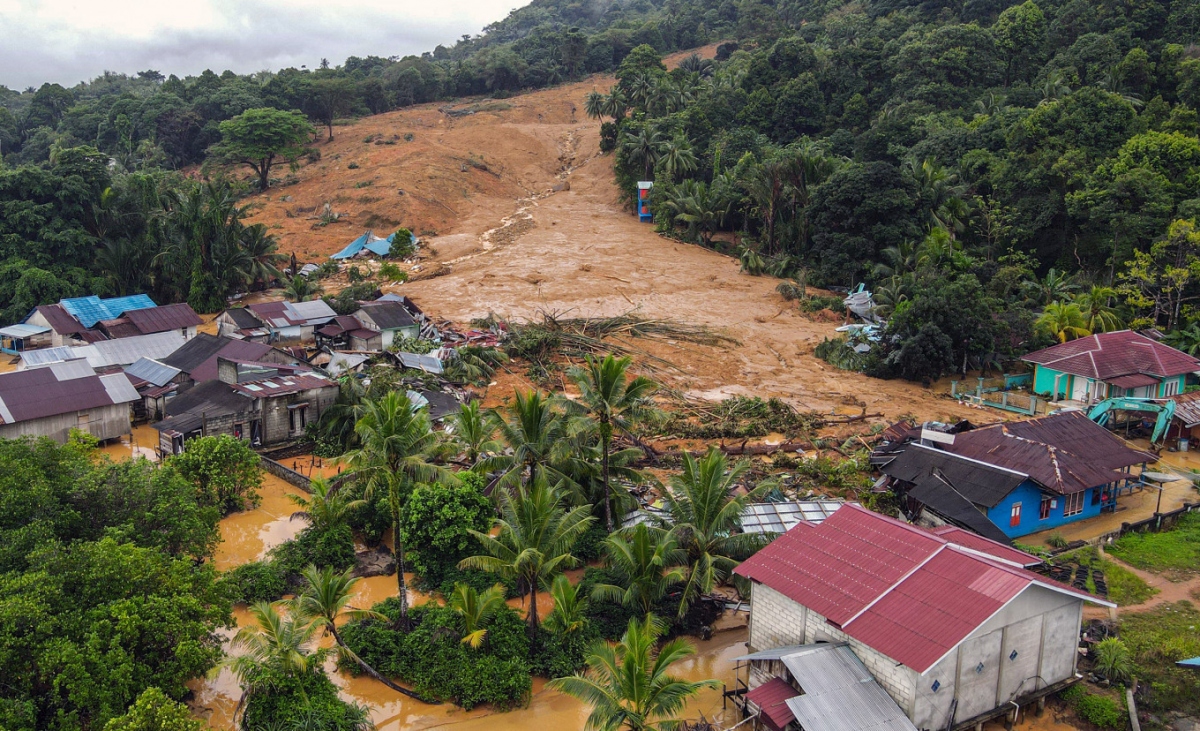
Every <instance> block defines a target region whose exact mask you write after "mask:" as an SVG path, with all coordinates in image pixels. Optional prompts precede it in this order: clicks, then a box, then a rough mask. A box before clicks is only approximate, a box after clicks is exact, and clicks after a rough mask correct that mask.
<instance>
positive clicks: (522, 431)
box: [479, 391, 566, 488]
mask: <svg viewBox="0 0 1200 731" xmlns="http://www.w3.org/2000/svg"><path fill="white" fill-rule="evenodd" d="M555 404H556V402H555V400H554V399H552V398H550V397H547V396H545V395H544V394H542V393H539V392H537V391H527V392H525V393H521V392H520V391H517V392H516V393H514V394H513V398H512V400H511V401H509V403H508V405H507V406H505V407H504V412H506V413H507V415H508V418H507V419H505V418H504V414H503V413H502V412H500V411H497V410H495V409H493V410H492V411H490V412H489V413H488V418H489V420H490V421H491V424H492V426H493V427H494V428H495V430H496V432H497V433H499V435H500V441H501V442H502V443H503V444H504V445H505V446H507V447H508V448H509V450H511V452H512V454H502V455H497V456H494V457H489V458H486V459H484V460H482V461H481V462H480V463H479V469H480V470H486V471H488V472H491V471H494V470H500V471H501V472H502V474H501V476H500V480H499V484H500V485H501V486H503V487H507V488H511V487H513V486H514V485H516V484H518V483H519V482H520V481H521V479H522V477H525V476H526V474H528V476H527V478H526V479H528V480H529V481H530V482H534V481H536V480H537V478H538V476H539V475H540V474H542V473H549V474H550V476H551V477H553V478H555V479H560V478H562V477H563V474H562V473H561V472H559V471H558V470H557V469H555V467H554V463H555V461H556V459H555V456H556V453H557V452H558V450H559V449H560V448H561V447H562V439H563V437H564V435H565V433H566V429H565V424H564V422H563V419H562V414H561V413H560V411H559V410H558V409H557V408H555Z"/></svg>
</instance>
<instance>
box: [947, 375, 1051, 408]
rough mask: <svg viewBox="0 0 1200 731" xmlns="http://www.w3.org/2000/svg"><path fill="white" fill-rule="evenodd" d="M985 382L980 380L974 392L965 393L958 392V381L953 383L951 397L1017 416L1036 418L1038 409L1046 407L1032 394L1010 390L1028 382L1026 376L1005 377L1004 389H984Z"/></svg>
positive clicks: (951, 383)
mask: <svg viewBox="0 0 1200 731" xmlns="http://www.w3.org/2000/svg"><path fill="white" fill-rule="evenodd" d="M983 381H984V379H982V378H980V379H979V383H978V384H977V385H976V386H975V389H974V390H973V391H963V392H959V390H958V381H951V382H950V395H951V396H952V397H954V398H959V399H962V400H964V401H968V402H970V403H974V404H979V405H980V406H988V407H990V408H993V409H1001V410H1003V411H1012V412H1014V413H1017V414H1025V415H1026V416H1036V415H1037V413H1038V407H1039V406H1042V405H1044V404H1043V402H1042V401H1040V400H1039V399H1038V397H1037V396H1035V395H1034V394H1032V393H1028V392H1025V391H1010V390H1009V389H1011V388H1013V387H1014V386H1017V385H1021V384H1022V383H1025V382H1027V381H1028V378H1027V377H1026V376H1025V375H1024V374H1022V375H1018V376H1009V375H1005V376H1004V386H1003V387H993V388H984V386H983Z"/></svg>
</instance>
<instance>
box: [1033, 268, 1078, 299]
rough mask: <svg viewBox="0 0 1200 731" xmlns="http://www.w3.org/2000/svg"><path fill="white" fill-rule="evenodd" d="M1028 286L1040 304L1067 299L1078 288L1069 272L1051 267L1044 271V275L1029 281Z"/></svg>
mask: <svg viewBox="0 0 1200 731" xmlns="http://www.w3.org/2000/svg"><path fill="white" fill-rule="evenodd" d="M1028 287H1029V289H1030V291H1031V292H1032V294H1033V296H1034V298H1035V299H1036V300H1037V303H1038V304H1041V305H1048V304H1050V303H1051V302H1058V301H1066V300H1069V299H1071V297H1072V296H1074V293H1075V292H1076V291H1077V290H1078V289H1079V285H1078V284H1076V283H1075V282H1074V281H1073V279H1072V277H1071V275H1070V274H1067V273H1066V272H1060V271H1059V270H1057V269H1055V268H1053V267H1051V268H1050V271H1048V272H1046V276H1044V277H1042V278H1041V279H1037V280H1034V281H1032V282H1030V283H1029V284H1028Z"/></svg>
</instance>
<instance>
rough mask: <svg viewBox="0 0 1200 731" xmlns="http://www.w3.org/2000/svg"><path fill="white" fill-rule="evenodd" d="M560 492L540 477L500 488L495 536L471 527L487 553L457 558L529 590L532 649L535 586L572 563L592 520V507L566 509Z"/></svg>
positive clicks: (467, 566)
mask: <svg viewBox="0 0 1200 731" xmlns="http://www.w3.org/2000/svg"><path fill="white" fill-rule="evenodd" d="M561 497H562V496H561V493H560V491H559V490H558V489H557V488H553V487H550V485H549V484H547V482H546V479H545V478H544V477H541V478H539V479H537V480H536V481H534V482H533V483H532V484H531V485H529V487H528V489H526V487H524V486H518V487H517V488H516V490H515V491H513V492H508V491H502V492H501V493H500V516H501V517H500V518H498V519H497V520H496V528H497V529H498V531H497V532H496V535H494V536H493V535H491V533H480V532H479V531H471V535H473V536H475V538H477V539H479V542H480V543H481V544H483V549H484V551H486V552H487V555H486V556H484V555H481V556H471V557H469V558H465V559H463V560H462V561H461V562H460V563H459V565H458V566H459V568H462V569H480V570H483V571H489V572H491V573H494V574H496V575H497V576H499V577H501V578H504V579H516V580H517V581H518V583H519V586H520V588H521V590H522V591H526V592H528V593H529V612H528V615H527V619H528V622H529V637H530V640H531V642H530V651H531V652H532V651H533V649H534V648H533V645H534V643H535V642H536V641H537V626H538V609H537V591H538V588H539V587H541V586H544V585H546V584H548V583H549V581H550V580H551V579H552V578H553V577H554V576H555V575H557V574H560V573H562V571H563V570H564V569H568V568H571V567H572V566H574V565H575V564H576V559H575V557H574V556H572V555H571V549H572V548H573V547H574V546H575V542H576V541H578V540H579V537H580V536H581V535H583V534H584V532H586V531H587V529H588V526H590V525H591V524H592V517H591V516H590V515H588V513H590V512H591V507H590V506H587V505H581V506H579V507H577V508H574V509H572V510H570V511H567V510H565V509H563V508H562V507H561V506H560V505H559V502H560V499H561Z"/></svg>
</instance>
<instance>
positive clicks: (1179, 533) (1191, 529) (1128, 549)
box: [1107, 513, 1200, 581]
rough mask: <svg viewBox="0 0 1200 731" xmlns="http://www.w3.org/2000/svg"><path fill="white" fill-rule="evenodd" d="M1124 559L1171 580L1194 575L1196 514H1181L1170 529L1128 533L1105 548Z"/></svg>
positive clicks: (1199, 522)
mask: <svg viewBox="0 0 1200 731" xmlns="http://www.w3.org/2000/svg"><path fill="white" fill-rule="evenodd" d="M1107 550H1108V551H1109V552H1110V553H1112V555H1114V556H1116V557H1117V558H1119V559H1121V560H1122V561H1124V562H1125V563H1127V564H1129V565H1131V566H1136V567H1137V568H1139V569H1143V570H1145V571H1153V572H1155V573H1161V574H1163V575H1165V576H1166V577H1167V578H1168V579H1171V580H1172V581H1181V580H1183V579H1186V578H1189V577H1191V576H1195V575H1196V573H1197V569H1198V567H1200V515H1197V514H1194V513H1193V514H1189V515H1185V516H1183V517H1181V518H1180V519H1179V522H1178V523H1176V524H1175V527H1174V528H1172V529H1171V530H1166V531H1162V532H1161V533H1130V534H1127V535H1124V536H1121V538H1119V539H1117V541H1115V542H1114V543H1113V544H1112V546H1111V547H1110V548H1109V549H1107Z"/></svg>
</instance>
